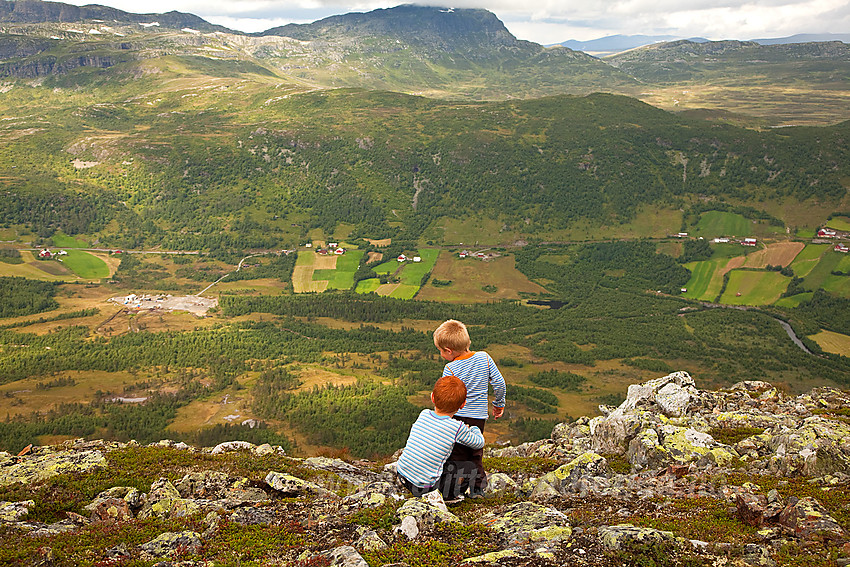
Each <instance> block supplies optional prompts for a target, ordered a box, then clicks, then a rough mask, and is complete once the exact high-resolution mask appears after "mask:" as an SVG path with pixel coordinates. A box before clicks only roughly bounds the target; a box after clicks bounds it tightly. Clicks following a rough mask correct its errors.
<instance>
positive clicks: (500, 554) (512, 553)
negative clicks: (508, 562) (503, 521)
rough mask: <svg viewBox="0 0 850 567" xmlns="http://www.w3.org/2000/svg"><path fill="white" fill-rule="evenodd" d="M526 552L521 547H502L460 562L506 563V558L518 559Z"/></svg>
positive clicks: (470, 563)
mask: <svg viewBox="0 0 850 567" xmlns="http://www.w3.org/2000/svg"><path fill="white" fill-rule="evenodd" d="M523 555H524V554H523V553H522V551H521V550H519V549H502V550H501V551H493V552H491V553H485V554H484V555H479V556H477V557H470V558H468V559H464V560H463V561H461V562H460V564H461V565H504V560H505V559H517V558H520V557H522V556H523Z"/></svg>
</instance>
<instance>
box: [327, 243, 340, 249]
mask: <svg viewBox="0 0 850 567" xmlns="http://www.w3.org/2000/svg"><path fill="white" fill-rule="evenodd" d="M337 246H339V242H328V248H336V247H337Z"/></svg>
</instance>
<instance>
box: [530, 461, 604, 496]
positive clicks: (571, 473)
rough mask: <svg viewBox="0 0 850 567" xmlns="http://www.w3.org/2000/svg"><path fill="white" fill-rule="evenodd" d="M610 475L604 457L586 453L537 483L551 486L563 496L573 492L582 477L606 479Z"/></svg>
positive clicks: (544, 476) (546, 475)
mask: <svg viewBox="0 0 850 567" xmlns="http://www.w3.org/2000/svg"><path fill="white" fill-rule="evenodd" d="M610 474H611V468H610V467H609V466H608V461H607V460H606V459H605V457H603V456H601V455H598V454H596V453H594V452H593V451H588V452H587V453H584V454H583V455H580V456H578V457H576V458H575V459H573V460H572V461H570V462H569V463H567V464H565V465H562V466H560V467H558V468H557V469H555V470H554V471H552V472H550V473H547V474H545V475H543V476H542V477H541V478H540V480H539V481H538V483H545V484H548V485H550V486H552V487H553V488H554V489H555V490H556V491H557V492H559V493H561V494H564V493H566V492H569V491H571V490H572V491H575V486H576V484H577V483H578V481H579V480H580V479H581V478H583V477H598V476H602V477H607V476H609V475H610Z"/></svg>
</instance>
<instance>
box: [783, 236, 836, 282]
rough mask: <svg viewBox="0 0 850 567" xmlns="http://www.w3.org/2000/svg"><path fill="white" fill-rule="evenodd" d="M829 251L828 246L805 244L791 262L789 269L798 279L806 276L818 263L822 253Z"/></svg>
mask: <svg viewBox="0 0 850 567" xmlns="http://www.w3.org/2000/svg"><path fill="white" fill-rule="evenodd" d="M828 249H829V244H807V245H806V247H805V248H804V249H803V250H802V251H801V252H800V253H799V254H797V257H796V258H794V261H793V262H791V269H792V270H793V271H794V275H795V276H797V277H798V278H805V277H806V276H808V275H809V274H810V273H811V272H812V270H814V269H815V266H817V265H818V262H820V258H821V256H823V253H824V252H826V251H827V250H828Z"/></svg>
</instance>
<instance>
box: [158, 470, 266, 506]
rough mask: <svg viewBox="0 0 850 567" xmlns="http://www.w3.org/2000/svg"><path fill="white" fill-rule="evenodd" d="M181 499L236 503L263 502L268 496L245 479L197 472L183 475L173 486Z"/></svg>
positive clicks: (215, 473)
mask: <svg viewBox="0 0 850 567" xmlns="http://www.w3.org/2000/svg"><path fill="white" fill-rule="evenodd" d="M174 487H175V488H176V489H177V492H179V493H180V496H181V497H182V498H193V499H198V498H203V499H207V500H231V501H234V502H236V503H247V502H254V503H257V502H265V501H267V500H268V499H269V496H268V494H266V492H265V491H264V490H263V489H261V488H258V487H256V486H254V485H253V484H252V483H251V481H250V480H248V479H247V478H244V477H243V478H232V477H230V476H228V475H226V474H225V473H223V472H218V471H199V472H192V473H189V474H187V475H185V476H184V477H183V478H182V479H180V480H179V481H177V482H176V483H175V484H174Z"/></svg>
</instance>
